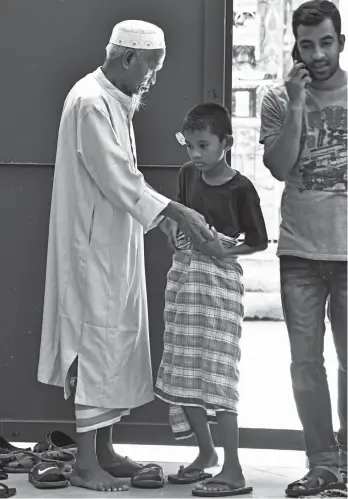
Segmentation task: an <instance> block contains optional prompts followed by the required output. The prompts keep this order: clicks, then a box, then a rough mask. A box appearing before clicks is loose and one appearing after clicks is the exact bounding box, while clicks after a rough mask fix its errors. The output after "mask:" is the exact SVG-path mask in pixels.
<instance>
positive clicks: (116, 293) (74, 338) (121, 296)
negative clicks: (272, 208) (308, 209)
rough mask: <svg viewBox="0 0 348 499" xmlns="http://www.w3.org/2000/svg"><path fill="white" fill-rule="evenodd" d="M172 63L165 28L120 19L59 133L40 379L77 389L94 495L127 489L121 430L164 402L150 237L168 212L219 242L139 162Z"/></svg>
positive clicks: (134, 467) (81, 443)
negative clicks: (149, 284)
mask: <svg viewBox="0 0 348 499" xmlns="http://www.w3.org/2000/svg"><path fill="white" fill-rule="evenodd" d="M164 58H165V40H164V35H163V32H162V30H161V29H160V28H158V27H157V26H154V25H152V24H149V23H145V22H142V21H124V22H122V23H120V24H118V25H116V26H115V28H114V30H113V32H112V36H111V39H110V44H109V45H108V46H107V57H106V61H105V63H104V65H103V66H102V67H101V68H99V69H97V70H96V71H95V72H94V73H92V74H89V75H87V76H86V77H85V78H83V79H82V80H81V81H79V82H78V83H77V84H76V85H75V86H74V87H73V89H72V90H71V91H70V93H69V95H68V97H67V99H66V101H65V104H64V110H63V114H62V119H61V124H60V129H59V136H58V146H57V158H56V168H55V177H54V184H53V195H52V207H51V218H50V230H49V243H48V260H47V274H46V293H45V303H44V314H43V329H42V339H41V352H40V362H39V371H38V379H39V381H41V382H42V383H47V384H50V385H56V386H61V387H64V393H65V397H66V398H67V397H69V396H70V395H71V394H74V396H75V414H76V428H77V435H78V452H77V460H76V469H75V471H74V474H73V476H72V478H71V483H72V485H75V486H80V487H87V488H89V489H94V490H101V491H112V490H123V488H124V487H122V485H121V484H120V480H119V478H115V477H120V476H122V477H125V476H128V477H129V476H133V475H134V474H135V473H136V472H137V471H138V470H139V468H140V465H138V464H137V463H134V462H133V461H130V460H127V459H125V458H123V457H122V456H119V455H118V454H116V453H115V452H114V451H113V447H112V425H113V424H114V423H115V422H117V421H119V420H120V419H121V417H122V416H123V415H125V414H129V411H130V409H132V408H134V407H138V406H141V405H143V404H146V403H148V402H150V401H151V400H153V383H152V371H151V359H150V349H149V332H148V316H147V297H146V283H145V265H144V243H143V234H144V232H147V231H148V230H149V229H150V228H152V227H155V226H156V225H158V224H160V223H161V222H162V221H164V220H165V218H166V217H168V218H170V219H172V220H175V221H176V222H177V223H178V225H179V227H180V228H181V230H182V231H183V232H184V233H185V234H186V235H187V236H188V237H190V238H191V239H192V240H194V241H196V242H197V243H199V242H204V241H205V240H207V239H212V237H213V236H212V234H211V232H210V231H209V229H208V228H207V226H206V223H205V221H204V219H203V217H201V215H199V214H197V213H196V212H195V211H193V210H190V209H188V208H186V207H184V206H182V205H180V204H178V203H175V202H173V201H170V200H169V199H167V198H166V197H164V196H162V195H160V194H159V193H157V192H156V191H154V190H153V189H152V188H151V187H150V186H148V185H147V184H146V182H145V180H144V178H143V175H142V174H141V173H140V172H139V171H138V169H137V159H136V149H135V141H134V134H133V127H132V117H133V114H134V111H135V110H136V109H137V108H138V107H139V104H140V102H141V96H142V95H143V94H144V93H145V92H147V91H148V90H149V88H150V86H151V85H153V84H154V83H155V82H156V74H157V72H158V71H159V70H160V69H161V68H162V65H163V61H164ZM165 225H166V224H165V223H164V226H165Z"/></svg>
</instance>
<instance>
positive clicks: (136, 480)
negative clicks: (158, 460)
mask: <svg viewBox="0 0 348 499" xmlns="http://www.w3.org/2000/svg"><path fill="white" fill-rule="evenodd" d="M131 484H132V487H137V488H139V489H159V488H161V487H163V486H164V475H163V469H162V468H161V466H159V465H158V464H153V463H150V464H146V465H145V466H144V467H143V468H141V469H140V470H139V471H138V472H137V473H136V474H135V475H134V476H133V478H132V480H131Z"/></svg>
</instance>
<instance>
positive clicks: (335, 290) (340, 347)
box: [329, 262, 347, 480]
mask: <svg viewBox="0 0 348 499" xmlns="http://www.w3.org/2000/svg"><path fill="white" fill-rule="evenodd" d="M329 316H330V322H331V327H332V335H333V339H334V342H335V347H336V352H337V358H338V416H339V421H340V428H339V431H338V436H337V441H338V444H339V464H340V471H341V474H342V476H343V478H344V479H345V480H347V262H336V263H335V264H334V266H333V271H332V281H331V289H330V302H329Z"/></svg>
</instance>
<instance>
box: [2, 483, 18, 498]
mask: <svg viewBox="0 0 348 499" xmlns="http://www.w3.org/2000/svg"><path fill="white" fill-rule="evenodd" d="M1 489H2V490H1ZM16 494H17V489H10V488H9V487H7V485H5V484H4V483H0V499H5V498H7V497H13V496H14V495H16Z"/></svg>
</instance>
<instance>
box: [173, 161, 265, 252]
mask: <svg viewBox="0 0 348 499" xmlns="http://www.w3.org/2000/svg"><path fill="white" fill-rule="evenodd" d="M177 200H178V202H179V203H182V204H184V205H185V206H188V207H189V208H192V209H193V210H195V211H197V212H198V213H201V214H202V215H203V216H204V217H205V219H206V221H207V223H208V224H209V225H211V226H213V227H215V229H216V230H217V231H218V232H221V233H223V234H225V235H226V236H229V237H234V238H236V237H239V236H240V235H241V234H244V235H245V241H244V242H245V244H247V245H248V246H252V247H256V246H261V245H263V244H265V243H267V241H268V237H267V231H266V227H265V221H264V218H263V215H262V211H261V206H260V198H259V196H258V194H257V192H256V189H255V187H254V186H253V184H252V183H251V181H250V180H249V179H248V178H247V177H245V176H244V175H242V174H241V173H239V172H237V173H236V175H235V176H234V177H233V178H232V179H231V180H229V181H228V182H226V183H225V184H223V185H218V186H211V185H208V184H207V183H206V182H204V180H203V179H202V173H201V172H200V171H199V170H198V169H197V168H196V166H195V165H194V164H193V163H191V162H189V163H186V164H185V165H184V166H182V167H181V169H180V171H179V189H178V194H177Z"/></svg>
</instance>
